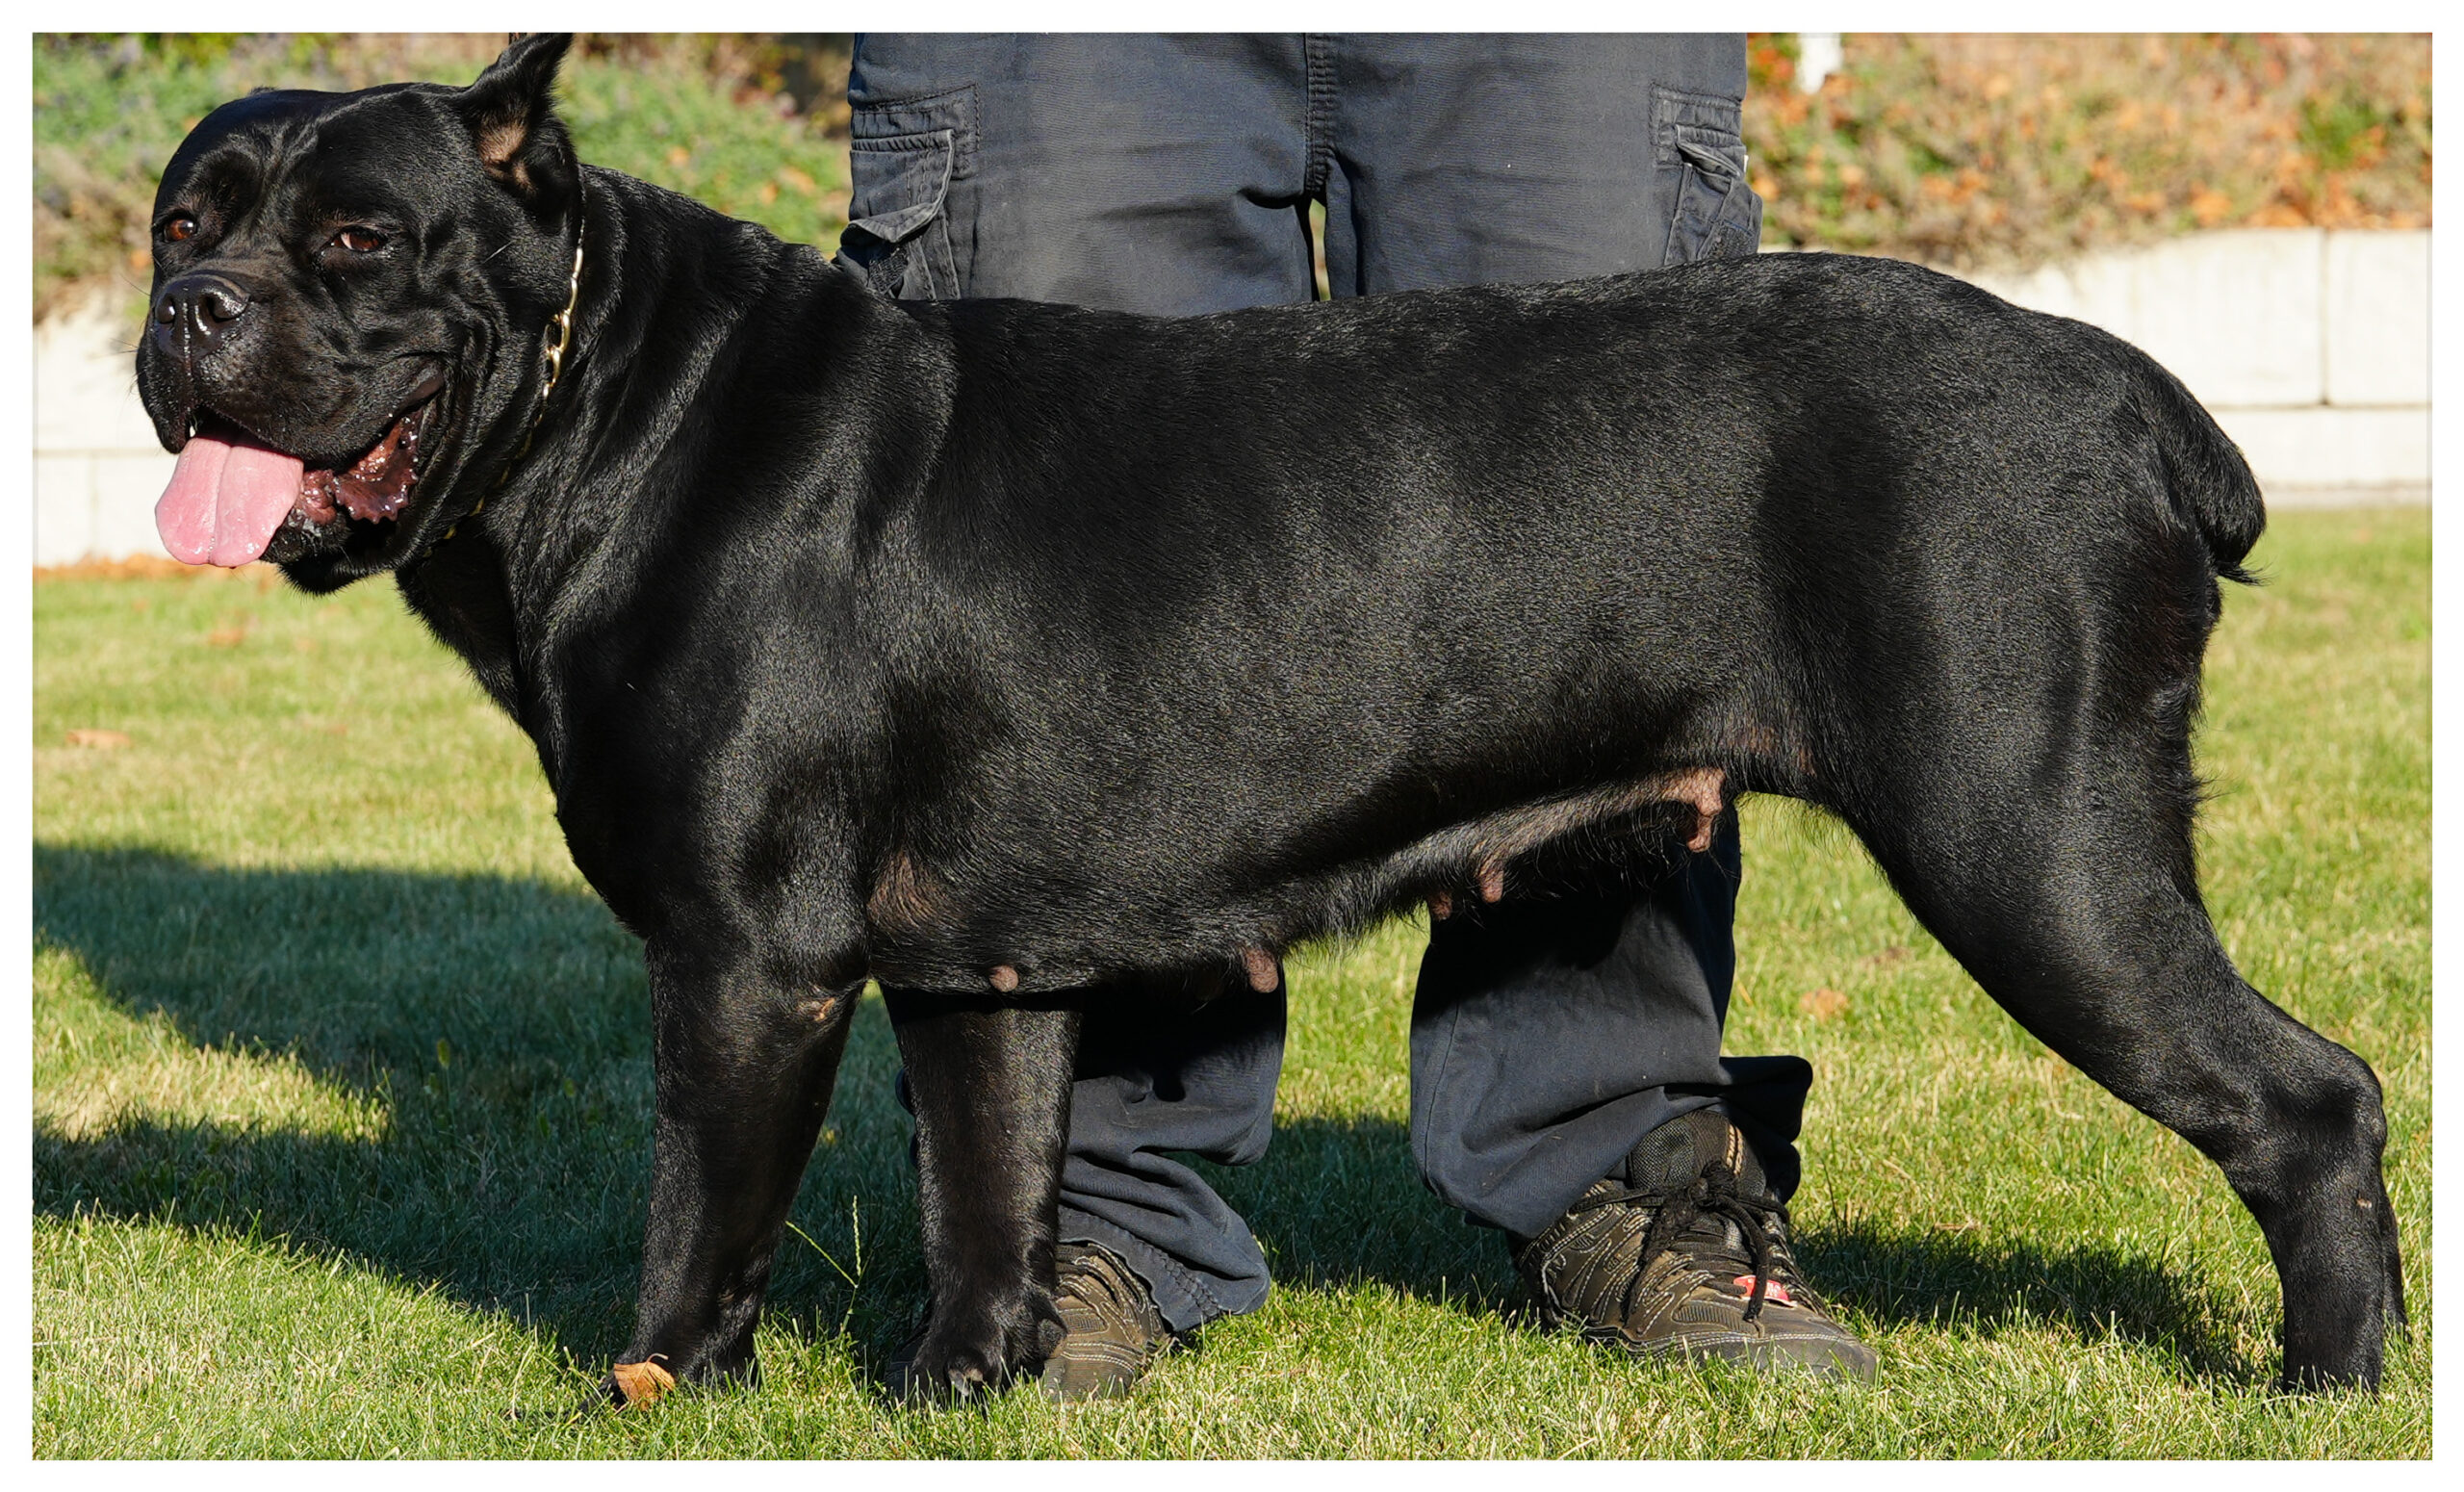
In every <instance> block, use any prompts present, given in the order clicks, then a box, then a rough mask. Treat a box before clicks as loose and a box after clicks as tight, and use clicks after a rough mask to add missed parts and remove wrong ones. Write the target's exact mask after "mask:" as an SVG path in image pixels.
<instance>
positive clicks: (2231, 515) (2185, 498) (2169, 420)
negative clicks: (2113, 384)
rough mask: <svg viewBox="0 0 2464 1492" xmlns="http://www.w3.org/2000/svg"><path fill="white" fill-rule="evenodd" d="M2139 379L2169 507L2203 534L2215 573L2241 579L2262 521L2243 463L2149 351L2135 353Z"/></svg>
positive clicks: (2253, 481)
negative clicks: (2142, 354) (2142, 355)
mask: <svg viewBox="0 0 2464 1492" xmlns="http://www.w3.org/2000/svg"><path fill="white" fill-rule="evenodd" d="M2138 384H2139V387H2138V396H2139V399H2138V401H2139V410H2140V414H2141V416H2142V418H2143V419H2145V420H2146V422H2147V424H2148V428H2149V429H2150V430H2152V431H2153V432H2154V434H2155V437H2156V450H2157V452H2158V454H2159V455H2160V456H2161V457H2162V458H2163V460H2164V463H2165V487H2166V490H2167V491H2168V492H2169V493H2170V494H2171V496H2172V500H2173V508H2174V511H2175V512H2177V513H2179V514H2180V515H2181V517H2182V519H2183V520H2184V521H2185V522H2187V523H2190V524H2193V525H2194V526H2196V527H2197V528H2198V531H2199V534H2200V535H2201V536H2202V537H2203V538H2205V539H2206V540H2207V552H2208V553H2209V554H2210V555H2212V556H2213V557H2214V558H2215V561H2216V573H2217V574H2218V575H2219V576H2220V577H2221V578H2223V579H2227V580H2240V581H2242V582H2244V583H2248V582H2249V580H2250V573H2249V572H2248V571H2246V570H2245V569H2243V568H2242V561H2243V560H2244V559H2245V558H2246V557H2247V556H2248V554H2249V553H2250V547H2251V546H2252V545H2254V544H2256V543H2258V542H2259V533H2260V530H2262V529H2264V528H2266V527H2267V525H2268V513H2267V506H2266V504H2265V503H2264V502H2262V501H2261V499H2260V497H2259V482H2258V478H2257V477H2255V476H2251V475H2250V463H2249V462H2247V461H2246V460H2244V459H2243V458H2242V449H2241V448H2240V447H2239V446H2236V445H2234V444H2233V438H2232V437H2231V436H2229V435H2227V434H2225V433H2224V431H2223V430H2222V429H2221V428H2220V427H2219V426H2218V425H2217V423H2216V417H2215V416H2213V415H2211V414H2209V413H2208V412H2207V410H2206V409H2205V408H2204V407H2202V406H2201V405H2200V403H2199V401H2198V400H2197V399H2194V398H2192V397H2191V391H2190V390H2188V389H2186V388H2183V387H2182V382H2181V380H2180V379H2179V378H2176V377H2174V376H2173V375H2172V374H2171V373H2167V372H2166V371H2165V370H2164V369H2163V368H2162V367H2160V366H2158V364H2157V363H2156V360H2155V359H2153V358H2143V359H2142V360H2141V363H2140V374H2139V379H2138Z"/></svg>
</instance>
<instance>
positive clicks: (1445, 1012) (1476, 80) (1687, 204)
mask: <svg viewBox="0 0 2464 1492" xmlns="http://www.w3.org/2000/svg"><path fill="white" fill-rule="evenodd" d="M1319 52H1322V53H1323V54H1324V55H1323V56H1320V55H1317V54H1318V53H1319ZM1312 61H1313V62H1317V63H1318V64H1319V65H1320V66H1321V67H1322V68H1325V69H1327V70H1328V71H1329V72H1330V74H1331V78H1332V81H1333V89H1332V98H1333V101H1334V102H1333V107H1332V111H1331V128H1329V129H1327V130H1326V131H1324V132H1323V134H1322V139H1323V141H1324V145H1323V149H1324V152H1325V154H1326V156H1327V172H1326V174H1327V178H1328V185H1327V202H1328V207H1327V218H1328V223H1329V228H1328V233H1327V244H1326V265H1327V272H1328V279H1329V280H1330V282H1331V283H1332V285H1333V287H1334V289H1335V293H1336V294H1338V295H1347V294H1348V295H1375V294H1381V293H1385V292H1389V291H1399V290H1415V289H1420V288H1423V287H1426V286H1433V285H1453V284H1470V283H1475V282H1485V281H1498V280H1506V281H1542V280H1561V279H1578V278H1583V277H1586V276H1590V275H1598V274H1618V273H1626V272H1630V271H1633V270H1649V269H1656V268H1659V267H1661V266H1663V265H1669V264H1680V263H1683V262H1685V261H1687V260H1690V259H1696V258H1704V257H1712V256H1718V255H1724V254H1732V253H1752V252H1753V251H1754V249H1755V246H1756V244H1757V242H1758V238H1759V234H1760V223H1761V205H1760V203H1759V202H1758V200H1757V199H1756V198H1755V196H1754V193H1753V192H1752V191H1751V190H1750V189H1749V188H1747V186H1746V185H1745V182H1744V173H1745V152H1744V147H1743V144H1742V142H1741V141H1740V140H1739V136H1738V131H1739V128H1740V125H1741V117H1740V113H1741V100H1742V99H1743V97H1744V93H1745V43H1744V39H1742V38H1741V37H1735V36H1699V35H1690V36H1639V37H1635V36H1630V37H1594V36H1586V37H1562V36H1559V37H1479V38H1466V37H1360V38H1348V37H1347V38H1337V39H1332V41H1331V45H1329V46H1325V47H1323V48H1320V49H1313V56H1312ZM1677 854H1678V857H1679V863H1678V864H1677V867H1676V869H1675V870H1674V872H1673V873H1672V874H1671V875H1669V876H1668V877H1667V878H1666V879H1664V880H1663V881H1661V882H1660V883H1659V884H1657V885H1655V886H1652V887H1647V888H1644V889H1643V890H1641V891H1640V892H1639V893H1637V892H1635V891H1631V890H1626V891H1616V890H1603V891H1601V892H1599V893H1596V894H1594V895H1592V896H1589V897H1581V898H1571V899H1567V900H1564V901H1559V902H1554V903H1536V904H1527V905H1522V906H1517V905H1513V904H1508V905H1506V906H1503V907H1499V908H1492V909H1484V910H1482V911H1481V912H1480V913H1477V914H1476V915H1475V914H1467V915H1465V916H1461V917H1457V918H1455V919H1453V920H1451V921H1449V922H1443V923H1440V924H1438V925H1437V927H1436V928H1435V929H1434V930H1433V931H1432V935H1431V938H1430V939H1429V951H1428V955H1427V957H1426V959H1425V961H1424V965H1423V968H1422V975H1421V990H1420V996H1419V1000H1418V1002H1417V1004H1416V1006H1415V1010H1414V1024H1413V1037H1412V1064H1413V1108H1412V1119H1413V1129H1414V1151H1415V1155H1416V1157H1417V1158H1418V1160H1419V1162H1420V1165H1421V1168H1422V1173H1423V1174H1424V1176H1425V1177H1426V1178H1427V1179H1428V1182H1429V1184H1430V1186H1431V1187H1432V1188H1433V1189H1435V1190H1436V1191H1437V1193H1438V1194H1439V1195H1440V1196H1443V1197H1445V1198H1446V1199H1447V1200H1448V1201H1450V1202H1451V1203H1453V1204H1454V1205H1456V1206H1458V1207H1461V1208H1462V1209H1464V1211H1465V1212H1467V1213H1468V1214H1470V1215H1471V1216H1472V1217H1474V1218H1475V1219H1477V1220H1478V1221H1480V1222H1487V1223H1491V1224H1493V1225H1495V1226H1498V1227H1501V1228H1504V1229H1506V1230H1507V1231H1508V1232H1511V1233H1514V1234H1517V1235H1519V1236H1525V1237H1528V1236H1530V1235H1532V1234H1535V1233H1537V1232H1539V1231H1541V1229H1542V1228H1544V1227H1545V1226H1547V1225H1548V1224H1549V1223H1550V1222H1553V1221H1554V1220H1555V1219H1556V1218H1557V1217H1558V1216H1559V1215H1560V1214H1561V1213H1563V1212H1564V1211H1565V1209H1566V1208H1567V1206H1569V1205H1570V1204H1571V1203H1572V1202H1573V1201H1574V1200H1575V1198H1576V1197H1577V1196H1580V1195H1581V1194H1582V1192H1583V1190H1584V1189H1585V1188H1586V1187H1588V1186H1590V1185H1591V1184H1592V1183H1593V1182H1595V1181H1597V1180H1598V1179H1599V1178H1600V1177H1602V1176H1604V1175H1605V1174H1607V1173H1609V1172H1610V1171H1611V1170H1615V1169H1616V1168H1617V1167H1618V1166H1619V1165H1620V1164H1621V1163H1622V1162H1623V1161H1624V1160H1625V1158H1626V1156H1627V1154H1628V1153H1629V1152H1630V1150H1631V1149H1632V1148H1633V1146H1634V1145H1635V1144H1636V1142H1637V1141H1639V1140H1640V1139H1641V1138H1642V1136H1643V1135H1644V1134H1645V1133H1647V1132H1649V1131H1650V1130H1652V1129H1654V1128H1655V1127H1657V1126H1658V1125H1660V1124H1663V1123H1665V1122H1667V1121H1669V1120H1671V1119H1676V1118H1677V1117H1679V1116H1680V1115H1682V1114H1684V1113H1686V1112H1689V1111H1691V1110H1694V1109H1699V1108H1704V1107H1708V1106H1713V1105H1717V1106H1719V1107H1721V1108H1723V1109H1724V1110H1725V1111H1727V1112H1728V1113H1730V1114H1731V1115H1732V1117H1733V1118H1735V1119H1739V1120H1741V1121H1745V1122H1746V1123H1747V1124H1748V1126H1749V1129H1750V1132H1751V1133H1752V1134H1753V1136H1754V1139H1755V1141H1756V1144H1757V1148H1758V1151H1760V1152H1762V1153H1763V1158H1764V1167H1765V1170H1767V1171H1768V1172H1769V1173H1770V1175H1771V1177H1772V1179H1773V1181H1774V1182H1775V1184H1778V1185H1780V1186H1782V1187H1783V1188H1787V1187H1792V1186H1793V1184H1794V1179H1795V1175H1796V1170H1797V1163H1796V1156H1795V1152H1794V1150H1793V1148H1792V1146H1791V1145H1790V1144H1789V1142H1790V1141H1792V1140H1793V1139H1794V1138H1795V1135H1796V1132H1797V1120H1798V1111H1799V1105H1800V1104H1801V1103H1802V1100H1803V1097H1804V1093H1805V1085H1806V1069H1805V1065H1804V1064H1803V1063H1802V1062H1799V1061H1797V1060H1796V1059H1794V1058H1778V1059H1737V1060H1732V1061H1730V1062H1728V1063H1725V1064H1724V1063H1723V1062H1722V1060H1721V1057H1720V1029H1721V1025H1722V1022H1723V1021H1724V1019H1725V1017H1726V1015H1727V1007H1728V989H1729V980H1730V973H1731V970H1732V968H1733V966H1734V964H1735V951H1734V948H1733V946H1732V942H1731V931H1730V924H1731V921H1732V913H1733V908H1734V905H1735V895H1736V882H1737V877H1738V874H1739V859H1738V851H1737V841H1736V826H1735V819H1734V815H1733V814H1730V815H1725V816H1724V817H1723V818H1722V820H1721V822H1720V824H1719V826H1718V830H1717V834H1716V837H1715V842H1714V843H1713V845H1712V847H1711V848H1710V849H1709V850H1708V851H1706V852H1704V853H1702V854H1699V855H1687V854H1685V853H1684V852H1682V851H1679V852H1677ZM1783 1195H1784V1194H1783Z"/></svg>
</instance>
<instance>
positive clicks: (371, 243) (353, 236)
mask: <svg viewBox="0 0 2464 1492" xmlns="http://www.w3.org/2000/svg"><path fill="white" fill-rule="evenodd" d="M334 242H335V243H336V244H340V245H342V246H343V247H344V248H347V249H349V250H350V251H351V252H352V253H354V254H372V253H374V252H376V251H377V250H378V249H380V248H383V247H384V246H385V235H383V234H381V233H379V232H377V231H376V230H375V229H373V228H369V227H362V226H359V225H357V224H354V225H352V226H350V227H347V228H345V229H344V230H343V231H342V232H340V233H337V234H335V235H334Z"/></svg>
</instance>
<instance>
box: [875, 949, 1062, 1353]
mask: <svg viewBox="0 0 2464 1492" xmlns="http://www.w3.org/2000/svg"><path fill="white" fill-rule="evenodd" d="M886 1000H887V1004H888V1007H889V1018H890V1024H891V1026H892V1027H893V1028H894V1029H895V1030H896V1031H897V1033H898V1050H899V1055H900V1057H902V1058H903V1059H905V1061H906V1064H907V1089H908V1095H909V1097H910V1099H911V1101H912V1103H913V1105H914V1109H915V1152H916V1153H915V1161H916V1170H917V1173H918V1174H917V1186H918V1189H919V1191H920V1194H921V1197H920V1200H921V1211H922V1213H923V1222H924V1265H925V1272H926V1273H927V1275H928V1276H929V1277H930V1279H931V1282H932V1291H933V1301H932V1314H931V1318H930V1320H929V1321H928V1322H927V1323H926V1325H925V1327H924V1334H923V1335H922V1336H921V1337H920V1338H919V1339H918V1340H917V1341H916V1342H915V1344H914V1346H913V1348H912V1349H911V1351H910V1353H909V1354H908V1359H907V1362H906V1365H905V1368H904V1371H903V1373H902V1375H901V1376H902V1377H903V1378H904V1381H903V1382H902V1383H900V1384H899V1385H898V1386H899V1387H900V1388H901V1389H902V1391H904V1392H908V1393H913V1394H923V1395H939V1394H943V1393H951V1392H955V1393H958V1394H962V1395H963V1394H966V1393H969V1392H971V1391H973V1390H974V1389H976V1388H979V1387H991V1386H994V1385H997V1384H1000V1383H1002V1382H1005V1381H1007V1380H1008V1379H1009V1378H1010V1377H1012V1376H1014V1374H1016V1373H1017V1372H1018V1371H1020V1370H1022V1369H1024V1368H1026V1367H1028V1366H1030V1365H1031V1364H1033V1363H1036V1362H1040V1361H1041V1360H1042V1359H1043V1358H1044V1357H1046V1356H1048V1355H1050V1354H1051V1352H1052V1351H1053V1350H1054V1349H1056V1348H1058V1347H1059V1346H1060V1345H1061V1338H1062V1332H1063V1327H1062V1323H1061V1316H1060V1313H1059V1312H1058V1311H1056V1310H1055V1309H1054V1308H1053V1304H1052V1289H1053V1249H1054V1241H1055V1235H1056V1234H1057V1233H1058V1232H1059V1231H1060V1226H1061V1219H1060V1206H1061V1166H1062V1157H1063V1151H1064V1147H1065V1145H1066V1144H1067V1142H1068V1138H1069V1089H1070V1078H1071V1076H1072V1073H1073V1069H1074V1068H1075V1065H1076V1062H1077V1055H1078V1023H1079V1013H1078V1011H1077V1009H1076V1008H1075V1007H1066V1006H1059V1005H1034V1004H1008V1003H1003V1002H1000V1001H995V1000H990V999H984V998H977V997H972V996H953V995H940V994H923V993H916V992H911V991H907V990H887V991H886Z"/></svg>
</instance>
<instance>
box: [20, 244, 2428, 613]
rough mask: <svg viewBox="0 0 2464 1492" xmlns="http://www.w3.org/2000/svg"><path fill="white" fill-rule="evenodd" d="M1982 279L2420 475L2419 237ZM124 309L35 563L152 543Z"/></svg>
mask: <svg viewBox="0 0 2464 1492" xmlns="http://www.w3.org/2000/svg"><path fill="white" fill-rule="evenodd" d="M1981 283H1983V284H1985V285H1986V286H1987V287H1988V288H1989V289H1991V290H1993V291H1994V292H1995V293H1997V294H1999V295H2003V296H2009V297H2010V298H2012V299H2014V300H2016V301H2018V302H2019V303H2020V304H2022V305H2027V306H2034V307H2036V308H2038V309H2040V310H2044V311H2051V312H2055V313H2057V314H2059V315H2063V316H2074V317H2077V318H2079V319H2080V320H2082V321H2087V322H2094V323H2095V324H2097V325H2099V326H2103V327H2105V328H2107V329H2108V330H2110V331H2113V332H2115V333H2117V334H2118V335H2120V336H2123V337H2126V338H2128V339H2130V340H2131V341H2133V342H2136V343H2138V344H2139V345H2140V346H2141V347H2145V348H2146V349H2147V350H2148V351H2149V352H2151V353H2154V354H2155V356H2156V357H2157V359H2158V360H2159V361H2161V362H2163V363H2164V364H2165V366H2167V367H2168V368H2170V369H2171V370H2173V372H2174V373H2176V374H2178V375H2179V376H2180V377H2181V379H2182V381H2183V382H2185V383H2187V384H2189V385H2190V388H2191V392H2193V393H2194V394H2196V395H2197V396H2198V397H2199V398H2200V399H2202V400H2204V401H2205V402H2206V403H2207V405H2208V407H2209V408H2210V409H2212V410H2214V411H2215V412H2216V416H2217V419H2218V420H2219V422H2220V423H2221V424H2223V426H2224V428H2225V429H2226V430H2227V431H2228V432H2230V433H2231V435H2232V436H2233V438H2234V439H2235V440H2236V441H2239V442H2240V443H2241V446H2242V449H2243V450H2244V451H2246V453H2247V454H2248V455H2249V458H2250V464H2251V466H2252V467H2253V468H2254V469H2255V470H2256V471H2257V472H2258V474H2259V480H2260V482H2261V483H2262V484H2263V485H2265V486H2266V488H2267V489H2268V496H2269V501H2270V502H2275V503H2279V504H2283V503H2290V502H2372V501H2376V502H2389V501H2396V502H2405V501H2409V502H2421V501H2425V499H2426V497H2427V493H2428V482H2429V235H2428V233H2426V232H2416V233H2342V232H2332V233H2331V232H2326V231H2323V230H2320V229H2316V228H2254V229H2243V230H2237V231H2233V232H2226V233H2209V234H2200V235H2197V236H2194V237H2192V238H2186V239H2177V240H2174V241H2172V242H2170V243H2167V244H2158V245H2156V246H2155V247H2152V248H2147V249H2141V250H2134V251H2129V252H2122V253H2111V254H2100V255H2096V256H2094V257H2092V258H2088V259H2084V260H2081V261H2078V262H2076V263H2073V264H2069V265H2064V266H2059V267H2055V268H2051V269H2046V270H2039V271H2038V272H2036V273H2034V274H2031V275H2026V276H2021V277H2016V278H1997V277H1983V278H1982V279H1981ZM136 333H137V327H136V326H135V325H134V324H133V323H130V324H124V323H123V322H122V321H121V320H120V319H119V318H117V317H116V316H114V315H111V314H108V313H105V312H103V311H102V310H100V309H99V308H95V309H89V310H87V311H85V312H83V313H80V314H78V315H75V316H70V317H66V318H63V319H61V320H59V321H57V322H51V323H49V324H47V325H44V326H40V327H38V328H37V329H36V332H35V558H36V563H38V564H64V563H68V562H70V561H73V560H76V559H79V558H82V557H88V556H92V557H96V558H119V557H123V556H126V555H129V554H140V553H142V554H160V553H162V547H161V545H160V543H159V542H158V541H157V540H156V538H155V536H154V519H153V509H154V500H155V498H157V497H158V496H160V495H161V493H162V490H163V484H164V482H165V481H167V479H168V478H169V476H170V471H171V459H170V457H168V456H167V455H165V454H163V451H162V450H161V448H160V447H158V446H156V445H155V443H154V433H153V428H152V426H151V425H149V424H147V423H146V420H145V413H144V410H143V409H142V408H141V407H140V406H139V404H138V402H137V391H136V387H135V383H134V374H133V373H132V366H131V358H130V351H129V349H130V347H131V346H132V344H133V341H134V339H135V336H136Z"/></svg>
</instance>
